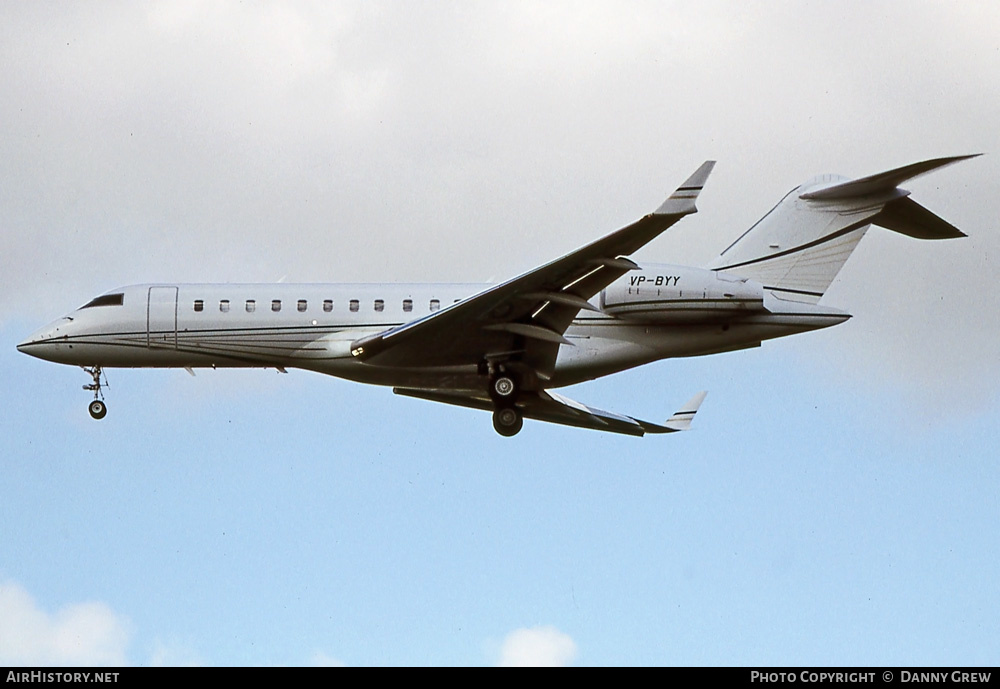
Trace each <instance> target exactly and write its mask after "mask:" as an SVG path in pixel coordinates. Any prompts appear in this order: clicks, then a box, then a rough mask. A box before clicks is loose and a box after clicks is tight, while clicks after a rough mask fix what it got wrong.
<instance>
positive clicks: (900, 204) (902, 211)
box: [872, 196, 968, 239]
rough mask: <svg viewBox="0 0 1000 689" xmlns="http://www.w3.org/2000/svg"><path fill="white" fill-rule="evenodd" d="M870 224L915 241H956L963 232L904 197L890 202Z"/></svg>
mask: <svg viewBox="0 0 1000 689" xmlns="http://www.w3.org/2000/svg"><path fill="white" fill-rule="evenodd" d="M872 223H873V224H875V225H878V226H879V227H884V228H885V229H887V230H892V231H893V232H899V233H900V234H905V235H907V236H908V237H915V238H916V239H958V238H959V237H966V236H968V235H966V234H965V233H964V232H962V231H961V230H959V229H958V228H957V227H955V226H954V225H952V224H951V223H950V222H948V221H947V220H945V219H944V218H942V217H941V216H939V215H935V214H934V213H932V212H931V211H929V210H927V209H926V208H924V207H923V206H921V205H920V204H919V203H917V202H916V201H914V200H913V199H911V198H910V197H908V196H906V197H903V198H901V199H896V200H895V201H890V202H889V203H887V204H886V205H885V208H883V209H882V212H881V213H879V214H878V215H876V216H875V217H874V218H873V219H872Z"/></svg>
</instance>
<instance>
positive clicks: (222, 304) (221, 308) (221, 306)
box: [219, 299, 229, 313]
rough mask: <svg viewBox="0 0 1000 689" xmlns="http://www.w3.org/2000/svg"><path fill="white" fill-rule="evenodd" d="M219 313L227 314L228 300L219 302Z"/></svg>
mask: <svg viewBox="0 0 1000 689" xmlns="http://www.w3.org/2000/svg"><path fill="white" fill-rule="evenodd" d="M219 311H221V312H222V313H229V300H228V299H223V300H222V301H220V302H219Z"/></svg>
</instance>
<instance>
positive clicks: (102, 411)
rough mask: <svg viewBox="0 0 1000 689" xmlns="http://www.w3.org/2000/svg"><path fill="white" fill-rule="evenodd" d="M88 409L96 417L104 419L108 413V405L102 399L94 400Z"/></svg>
mask: <svg viewBox="0 0 1000 689" xmlns="http://www.w3.org/2000/svg"><path fill="white" fill-rule="evenodd" d="M87 409H88V411H90V415H91V416H92V417H94V418H95V419H103V418H104V417H105V415H106V414H107V413H108V405H106V404H104V402H103V401H102V400H94V401H93V402H91V403H90V406H89V407H87Z"/></svg>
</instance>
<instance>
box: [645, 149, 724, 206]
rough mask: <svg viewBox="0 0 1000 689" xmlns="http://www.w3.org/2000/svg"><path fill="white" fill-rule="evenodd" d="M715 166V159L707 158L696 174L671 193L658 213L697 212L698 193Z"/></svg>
mask: <svg viewBox="0 0 1000 689" xmlns="http://www.w3.org/2000/svg"><path fill="white" fill-rule="evenodd" d="M713 167H715V161H714V160H706V161H705V162H704V163H702V164H701V167H699V168H698V169H697V170H695V172H694V174H693V175H691V176H690V177H688V179H687V181H686V182H684V184H682V185H681V186H679V187H677V191H675V192H674V193H673V194H671V195H670V197H669V198H668V199H667V200H666V201H664V202H663V205H662V206H660V207H659V208H657V209H656V211H655V214H656V215H687V214H688V213H697V212H698V208H697V207H696V206H695V201H697V199H698V194H700V193H701V190H702V188H703V187H704V186H705V182H706V181H707V180H708V175H709V173H711V172H712V168H713Z"/></svg>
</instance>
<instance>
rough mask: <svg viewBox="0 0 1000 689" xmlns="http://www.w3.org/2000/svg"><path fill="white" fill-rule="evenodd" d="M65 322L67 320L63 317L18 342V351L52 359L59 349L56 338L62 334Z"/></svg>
mask: <svg viewBox="0 0 1000 689" xmlns="http://www.w3.org/2000/svg"><path fill="white" fill-rule="evenodd" d="M65 322H66V320H65V319H62V320H59V321H56V322H55V323H49V324H48V325H46V326H45V327H44V328H39V329H38V330H36V331H35V332H33V333H31V334H30V335H28V337H26V338H25V339H24V340H23V341H21V342H19V343H18V344H17V351H19V352H24V353H25V354H28V355H30V356H34V357H38V358H39V359H51V357H52V356H53V355H54V354H55V352H56V351H57V349H58V346H59V345H58V344H57V343H56V338H57V337H60V336H62V334H63V333H62V330H63V324H64V323H65Z"/></svg>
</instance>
